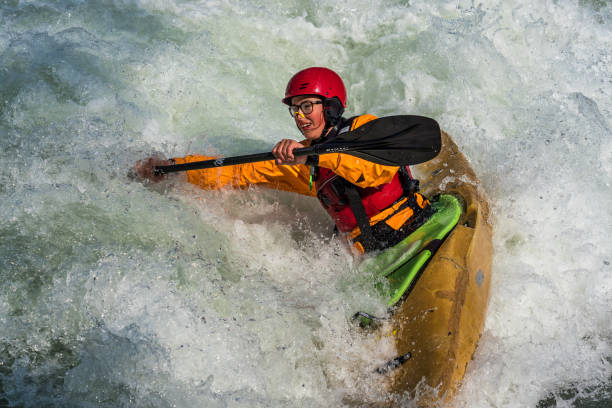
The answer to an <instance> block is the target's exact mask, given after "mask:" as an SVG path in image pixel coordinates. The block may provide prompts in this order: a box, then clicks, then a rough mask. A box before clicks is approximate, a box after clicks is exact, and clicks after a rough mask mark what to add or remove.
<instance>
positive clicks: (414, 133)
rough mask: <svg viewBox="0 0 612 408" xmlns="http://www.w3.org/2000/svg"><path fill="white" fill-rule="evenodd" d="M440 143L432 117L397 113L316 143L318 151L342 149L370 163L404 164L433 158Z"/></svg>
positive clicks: (438, 128)
mask: <svg viewBox="0 0 612 408" xmlns="http://www.w3.org/2000/svg"><path fill="white" fill-rule="evenodd" d="M441 145H442V135H441V133H440V126H439V125H438V123H437V122H436V121H435V120H433V119H430V118H426V117H423V116H410V115H401V116H387V117H384V118H380V119H376V120H373V121H371V122H368V123H366V124H364V125H362V126H360V127H358V128H357V129H355V130H353V131H351V132H348V133H343V134H340V135H338V136H337V137H336V138H334V139H333V140H332V141H330V143H323V144H321V145H319V146H320V147H321V150H322V151H321V153H324V152H325V153H331V151H330V149H331V150H332V151H333V150H335V151H337V152H341V151H342V150H345V151H346V153H347V154H350V155H352V156H356V157H360V158H362V159H365V160H368V161H371V162H374V163H378V164H384V165H387V166H407V165H411V164H418V163H423V162H426V161H428V160H431V159H433V158H434V157H436V156H437V155H438V153H439V152H440V149H441ZM319 146H316V147H319ZM317 150H318V149H317Z"/></svg>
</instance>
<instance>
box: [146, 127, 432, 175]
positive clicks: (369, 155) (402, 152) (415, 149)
mask: <svg viewBox="0 0 612 408" xmlns="http://www.w3.org/2000/svg"><path fill="white" fill-rule="evenodd" d="M440 148H441V134H440V127H439V126H438V123H437V122H436V121H435V120H433V119H430V118H426V117H423V116H410V115H401V116H387V117H384V118H380V119H376V120H373V121H370V122H368V123H366V124H364V125H362V126H360V127H358V128H357V129H355V130H352V131H350V132H346V133H341V134H339V135H338V136H336V137H335V138H333V139H332V140H331V141H330V142H327V143H321V144H318V145H315V146H311V147H304V148H300V149H295V150H294V151H293V155H294V156H308V155H321V154H326V153H346V154H350V155H352V156H356V157H359V158H362V159H364V160H367V161H371V162H374V163H378V164H383V165H386V166H406V165H411V164H418V163H423V162H425V161H428V160H431V159H433V158H434V157H436V155H437V154H438V153H439V152H440ZM274 159H275V157H274V155H273V154H272V152H268V153H257V154H247V155H243V156H234V157H225V158H218V159H211V160H204V161H197V162H192V163H184V164H174V165H169V166H156V167H155V169H154V171H155V173H156V174H165V173H172V172H177V171H187V170H197V169H209V168H214V167H222V166H232V165H236V164H245V163H254V162H259V161H266V160H274Z"/></svg>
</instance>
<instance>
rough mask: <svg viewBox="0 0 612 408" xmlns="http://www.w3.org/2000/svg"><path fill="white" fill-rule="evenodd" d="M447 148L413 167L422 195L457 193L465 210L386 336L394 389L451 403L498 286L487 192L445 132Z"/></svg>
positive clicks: (398, 308)
mask: <svg viewBox="0 0 612 408" xmlns="http://www.w3.org/2000/svg"><path fill="white" fill-rule="evenodd" d="M442 140H443V142H442V146H443V148H442V151H441V152H440V154H439V155H438V156H437V157H436V158H435V159H433V160H431V161H428V162H426V163H423V164H421V165H418V166H414V167H413V170H414V172H415V176H416V177H417V178H418V179H419V180H421V185H422V192H423V193H424V194H425V195H426V196H429V197H432V196H435V195H437V194H450V195H453V196H455V197H457V198H458V199H459V201H460V202H461V204H462V206H463V209H464V211H463V214H462V215H461V218H460V220H459V223H458V224H457V226H456V227H455V228H454V229H453V231H452V232H450V234H449V235H448V237H447V238H446V240H445V241H444V242H443V243H442V245H441V246H440V248H439V249H438V251H437V252H436V253H435V255H434V256H433V257H432V259H431V260H430V261H429V263H428V264H427V266H426V268H425V269H424V271H423V272H422V274H421V275H420V277H419V278H418V280H417V281H416V283H415V284H414V285H413V286H412V289H411V290H410V292H409V293H407V294H405V295H404V298H403V299H402V300H401V301H400V302H398V304H397V306H396V307H395V309H394V311H393V314H392V316H391V318H390V327H388V328H387V330H389V332H388V333H387V335H392V336H394V337H395V343H396V348H397V352H398V355H400V356H405V355H410V358H409V359H407V360H406V362H405V363H403V364H402V365H401V366H399V367H398V368H396V369H395V370H393V371H392V372H391V373H389V389H390V391H392V392H393V393H396V394H404V393H406V392H408V393H409V394H410V395H411V396H412V397H413V398H416V400H417V401H419V403H420V404H419V405H424V406H427V405H434V404H436V403H439V402H440V401H449V400H450V399H452V397H453V396H454V394H455V393H456V392H457V390H458V388H459V386H460V384H461V381H462V379H463V376H464V374H465V371H466V367H467V364H468V362H469V361H470V360H471V358H472V355H473V353H474V351H475V349H476V345H477V343H478V339H479V338H480V335H481V333H482V330H483V327H484V322H485V317H486V311H487V304H488V301H489V296H490V286H491V263H492V256H493V246H492V227H491V225H490V223H489V220H488V217H489V208H488V204H487V200H486V197H485V195H484V193H483V192H482V190H481V189H480V188H479V185H480V183H479V180H478V179H477V177H476V175H475V174H474V172H473V170H472V168H471V167H470V165H469V162H468V161H467V159H466V158H465V157H464V156H463V154H461V152H459V150H458V149H457V146H456V145H455V143H454V142H453V141H452V140H451V138H450V137H449V136H448V135H447V134H446V133H444V132H443V134H442Z"/></svg>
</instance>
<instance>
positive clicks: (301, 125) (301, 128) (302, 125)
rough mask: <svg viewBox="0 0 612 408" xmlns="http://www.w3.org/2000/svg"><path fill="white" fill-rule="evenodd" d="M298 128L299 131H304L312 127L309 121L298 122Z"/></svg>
mask: <svg viewBox="0 0 612 408" xmlns="http://www.w3.org/2000/svg"><path fill="white" fill-rule="evenodd" d="M298 128H299V129H300V130H301V131H303V132H304V131H307V130H309V129H311V128H312V123H310V122H306V123H300V124H298Z"/></svg>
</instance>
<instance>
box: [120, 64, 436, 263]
mask: <svg viewBox="0 0 612 408" xmlns="http://www.w3.org/2000/svg"><path fill="white" fill-rule="evenodd" d="M282 102H283V103H284V104H286V105H288V106H289V113H290V114H291V116H292V117H293V119H294V120H295V124H296V126H297V127H298V129H299V131H300V132H301V133H302V135H303V136H304V137H305V140H303V141H301V142H297V141H295V140H292V139H283V140H281V141H280V142H278V143H277V144H276V145H275V146H274V149H273V151H272V152H273V154H274V156H275V157H276V160H269V161H263V162H256V163H248V164H241V165H234V166H226V167H219V168H214V169H204V170H190V171H188V172H187V178H188V181H189V182H190V183H193V184H195V185H198V186H200V187H202V188H204V189H218V188H222V187H233V188H246V187H248V186H251V185H261V186H265V187H269V188H274V189H279V190H286V191H292V192H296V193H299V194H304V195H308V196H316V197H317V198H318V199H319V201H320V202H321V204H322V205H323V207H324V208H325V209H326V210H327V212H328V213H329V214H330V216H331V217H332V219H333V220H334V221H335V223H336V226H337V228H338V230H339V231H340V232H342V233H344V234H345V235H346V236H347V239H348V240H349V242H350V243H351V244H352V246H353V247H354V248H355V249H356V250H357V251H359V252H360V253H364V252H369V251H372V250H380V249H384V248H388V247H390V246H392V245H395V244H396V243H398V242H399V241H401V240H402V239H403V238H405V237H406V236H407V235H408V234H410V233H411V232H412V231H414V230H415V229H416V228H418V227H419V226H420V225H421V224H422V223H423V222H424V221H425V220H426V219H427V218H428V217H429V216H430V215H431V212H432V210H431V205H430V203H429V201H428V200H427V199H425V198H424V197H423V196H422V195H421V194H419V193H418V192H417V190H418V181H416V180H414V179H413V178H412V176H411V174H410V170H409V168H408V167H407V166H406V167H397V166H385V165H381V164H376V163H372V162H369V161H366V160H364V159H360V158H357V157H355V156H351V155H348V154H343V153H329V154H324V155H321V156H307V157H306V156H298V157H294V156H293V153H292V152H293V150H294V149H296V148H301V147H305V146H310V145H313V144H318V143H325V142H328V141H331V140H333V138H334V137H336V136H337V135H339V134H342V133H344V132H348V131H350V130H354V129H356V128H358V127H359V126H361V125H363V124H365V123H367V122H369V121H371V120H374V119H376V116H373V115H368V114H366V115H360V116H354V117H351V118H348V119H346V118H344V117H342V114H343V113H344V108H345V107H346V88H345V86H344V83H343V82H342V79H341V78H340V76H338V74H336V73H335V72H334V71H332V70H330V69H327V68H322V67H312V68H307V69H304V70H302V71H300V72H298V73H297V74H295V75H294V76H293V77H292V78H291V79H290V81H289V83H288V84H287V88H286V90H285V97H284V98H283V100H282ZM207 159H211V157H206V156H200V155H189V156H186V157H182V158H174V159H171V160H163V159H160V158H156V157H151V158H148V159H145V160H142V161H139V162H138V163H136V165H135V166H134V168H133V169H132V173H133V174H134V175H135V176H137V177H139V178H141V179H147V180H151V181H154V182H157V181H160V180H162V179H163V178H164V176H161V175H155V174H154V172H153V168H154V166H159V165H168V164H174V163H176V164H181V163H189V162H194V161H201V160H207Z"/></svg>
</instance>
